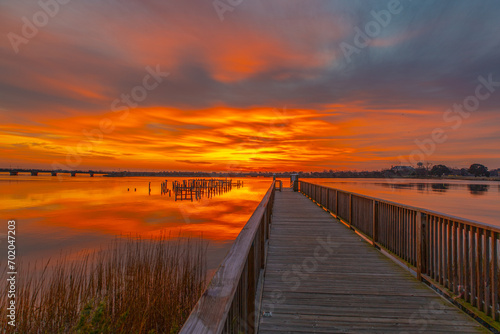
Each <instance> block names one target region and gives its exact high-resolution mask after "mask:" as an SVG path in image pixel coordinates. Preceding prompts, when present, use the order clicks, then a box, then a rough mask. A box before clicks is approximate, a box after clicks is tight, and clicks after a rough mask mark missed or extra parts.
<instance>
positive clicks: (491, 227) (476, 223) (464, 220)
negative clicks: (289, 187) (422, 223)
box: [299, 181, 500, 233]
mask: <svg viewBox="0 0 500 334" xmlns="http://www.w3.org/2000/svg"><path fill="white" fill-rule="evenodd" d="M299 182H303V183H306V184H312V185H315V186H317V187H321V188H326V189H333V190H336V191H340V192H343V193H345V194H350V195H355V196H357V197H361V198H366V199H370V200H374V201H377V202H379V203H386V204H390V205H395V206H399V207H401V208H403V209H408V210H414V211H418V212H421V213H424V214H428V215H429V214H430V215H433V216H436V217H440V218H444V219H451V220H454V221H456V222H459V223H461V224H466V225H470V226H474V227H479V228H483V229H488V230H490V231H492V232H497V233H500V227H499V226H496V225H491V224H487V223H482V222H479V221H476V220H472V219H468V218H462V217H456V216H453V215H449V214H446V213H442V212H437V211H433V210H430V209H424V208H420V207H417V206H412V205H408V204H402V203H397V202H393V201H390V200H386V199H382V198H378V197H373V196H369V195H364V194H360V193H355V192H352V191H348V190H343V189H339V188H334V187H329V186H325V185H322V184H317V183H311V182H306V181H299Z"/></svg>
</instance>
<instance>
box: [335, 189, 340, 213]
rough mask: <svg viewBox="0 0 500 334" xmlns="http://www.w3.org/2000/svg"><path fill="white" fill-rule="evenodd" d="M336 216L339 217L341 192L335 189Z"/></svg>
mask: <svg viewBox="0 0 500 334" xmlns="http://www.w3.org/2000/svg"><path fill="white" fill-rule="evenodd" d="M335 214H336V215H337V216H338V215H339V191H338V190H337V189H335Z"/></svg>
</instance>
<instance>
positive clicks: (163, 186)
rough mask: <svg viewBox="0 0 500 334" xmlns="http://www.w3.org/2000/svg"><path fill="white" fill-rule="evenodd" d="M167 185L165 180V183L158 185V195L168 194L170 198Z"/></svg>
mask: <svg viewBox="0 0 500 334" xmlns="http://www.w3.org/2000/svg"><path fill="white" fill-rule="evenodd" d="M167 185H168V180H165V182H162V183H161V185H160V193H161V194H162V195H164V194H165V195H166V194H168V196H172V190H170V189H168V188H167Z"/></svg>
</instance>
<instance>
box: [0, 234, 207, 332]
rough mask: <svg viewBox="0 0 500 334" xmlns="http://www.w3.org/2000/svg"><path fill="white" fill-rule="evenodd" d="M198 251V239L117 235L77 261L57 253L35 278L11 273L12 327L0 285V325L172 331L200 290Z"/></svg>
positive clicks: (203, 275) (202, 255)
mask: <svg viewBox="0 0 500 334" xmlns="http://www.w3.org/2000/svg"><path fill="white" fill-rule="evenodd" d="M205 250H206V249H205V247H204V246H203V244H202V242H201V240H189V241H187V242H186V241H179V240H177V241H174V240H171V239H169V238H166V237H158V238H156V239H155V240H137V239H127V240H117V241H116V242H114V243H113V245H111V246H110V247H109V248H106V249H104V250H100V251H94V252H91V253H89V254H86V255H83V256H82V257H81V258H80V259H78V260H69V259H67V258H62V259H60V260H59V261H58V263H56V264H55V265H51V266H50V267H49V266H48V265H47V266H46V267H45V268H44V270H42V272H41V273H39V274H37V275H30V273H31V272H33V270H31V271H30V270H29V269H26V270H24V271H23V272H19V274H18V281H17V295H16V297H17V298H16V306H17V307H16V327H15V328H13V327H12V326H9V325H8V324H7V322H8V320H9V319H8V318H7V316H6V315H7V314H6V305H7V302H8V301H7V291H6V288H5V287H6V284H5V283H3V284H2V287H1V288H0V291H1V292H0V293H1V296H0V303H1V304H0V307H1V308H0V328H3V329H7V333H169V334H170V333H176V332H177V331H178V330H179V329H180V327H181V326H182V324H183V322H184V321H185V320H186V319H187V317H188V316H189V313H190V311H191V309H192V308H193V306H194V305H195V304H196V302H197V300H198V299H199V297H200V295H201V294H202V292H203V289H204V287H205V279H206V267H205ZM47 268H50V269H47ZM2 269H3V268H2ZM2 276H3V277H5V275H2Z"/></svg>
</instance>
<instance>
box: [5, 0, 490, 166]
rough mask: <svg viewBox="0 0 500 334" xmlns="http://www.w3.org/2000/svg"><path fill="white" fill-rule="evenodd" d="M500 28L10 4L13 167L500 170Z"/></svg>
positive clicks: (269, 13) (185, 6)
mask: <svg viewBox="0 0 500 334" xmlns="http://www.w3.org/2000/svg"><path fill="white" fill-rule="evenodd" d="M229 4H232V5H229ZM234 4H236V5H234ZM499 17H500V1H497V0H489V1H488V0H483V1H469V0H459V1H444V0H443V1H425V0H421V1H415V0H414V1H411V0H401V1H397V0H383V1H375V0H373V1H369V0H367V1H356V0H345V1H340V0H339V1H334V0H333V1H320V0H307V1H305V0H269V1H260V0H241V1H239V2H238V1H236V0H232V1H226V0H216V1H212V0H189V1H173V0H172V1H166V0H141V1H139V0H100V1H99V0H72V1H68V0H59V2H57V1H56V0H41V1H40V2H38V1H29V2H25V1H18V0H3V1H2V2H0V32H1V34H2V36H3V37H2V39H1V42H0V168H2V167H7V168H8V167H10V166H12V167H25V168H26V167H27V168H31V167H36V168H38V167H40V168H52V167H61V168H65V167H67V169H89V168H90V169H104V170H116V169H118V168H121V169H122V170H123V169H130V170H210V171H226V170H283V171H291V170H304V171H318V170H319V171H321V170H324V169H328V170H329V169H334V170H347V169H356V170H366V169H382V168H386V167H390V166H391V165H399V164H403V165H408V164H416V162H418V161H423V162H430V163H433V164H437V163H444V164H447V165H449V166H452V167H466V166H469V165H470V164H471V163H476V162H477V163H482V164H485V165H486V166H488V167H489V168H490V169H494V168H499V167H500V145H499V144H500V37H499V36H500V19H499ZM461 105H463V107H462V106H461Z"/></svg>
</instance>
